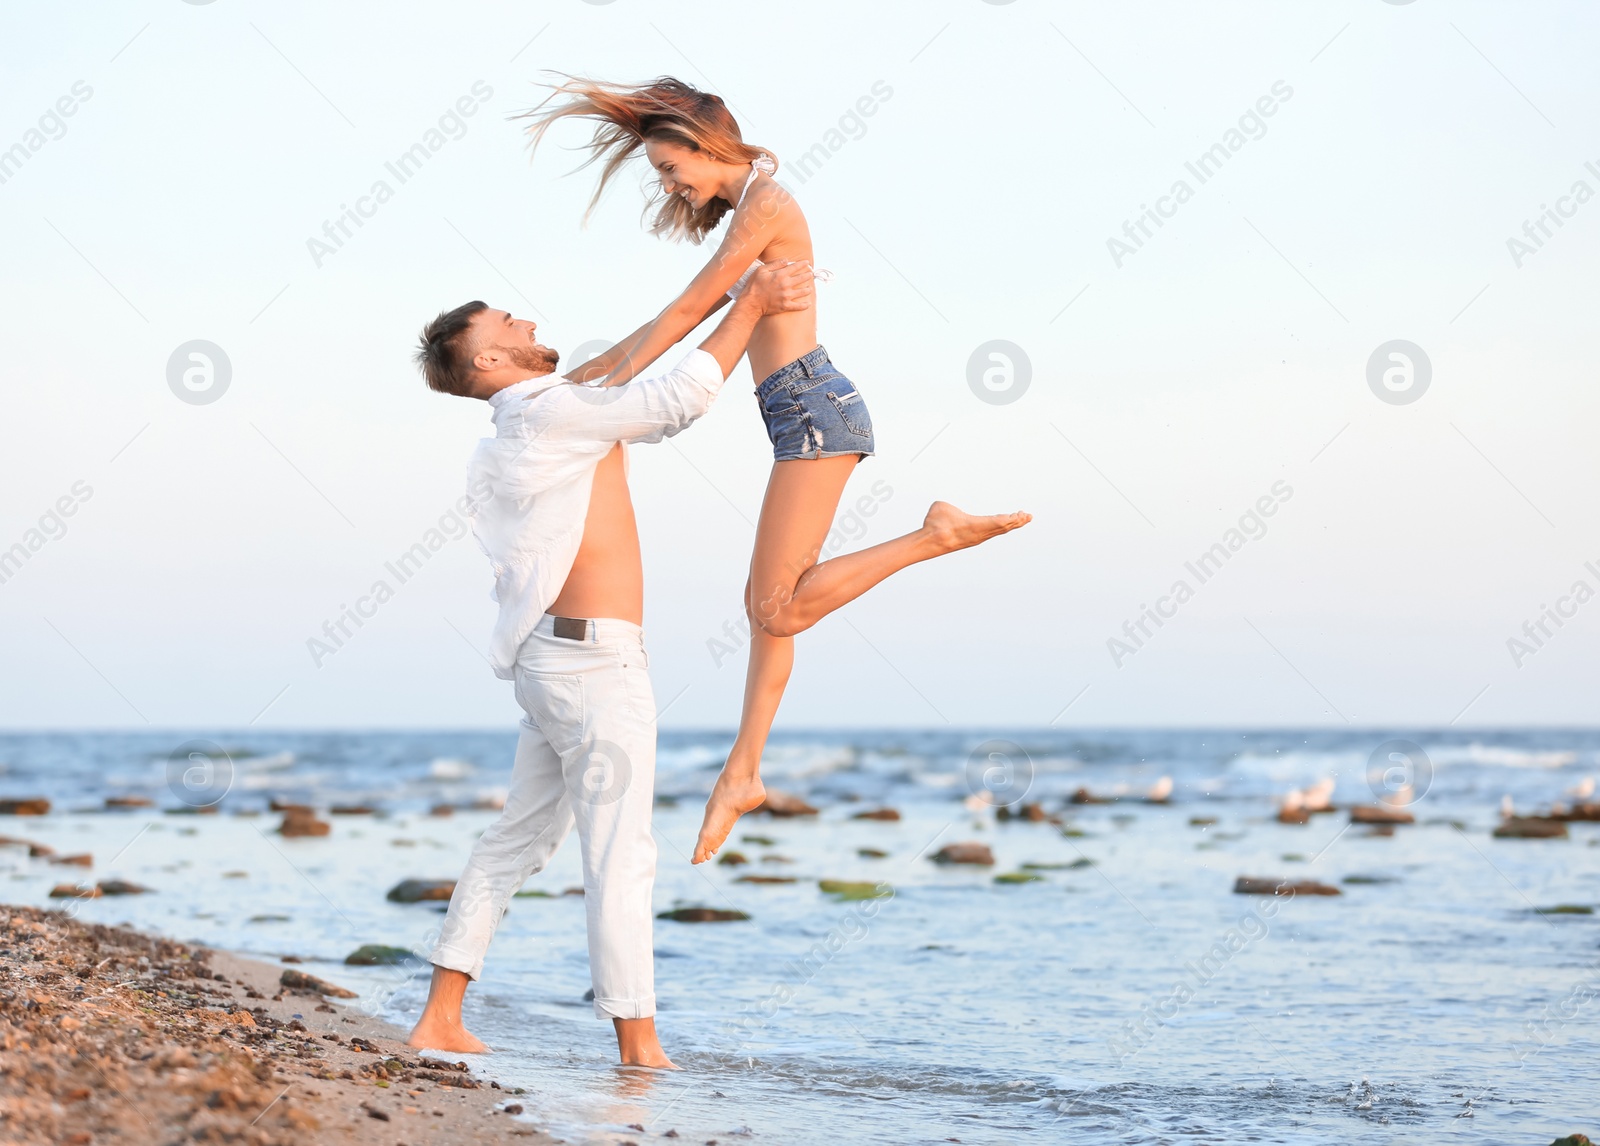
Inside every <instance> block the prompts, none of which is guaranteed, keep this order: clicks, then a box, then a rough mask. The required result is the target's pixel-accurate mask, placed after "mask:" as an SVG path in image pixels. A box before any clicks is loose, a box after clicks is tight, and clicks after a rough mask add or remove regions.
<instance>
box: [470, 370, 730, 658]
mask: <svg viewBox="0 0 1600 1146" xmlns="http://www.w3.org/2000/svg"><path fill="white" fill-rule="evenodd" d="M725 381H726V379H725V378H724V377H723V374H722V367H721V365H720V364H719V363H718V362H717V360H716V359H715V358H713V357H712V356H711V355H710V354H707V353H706V352H705V351H704V350H692V351H690V352H689V354H688V355H687V356H686V357H685V358H684V360H683V361H682V362H680V363H679V364H678V365H677V367H676V368H675V369H673V370H670V371H668V372H667V373H666V374H662V375H659V376H657V377H654V378H645V379H641V380H636V381H633V382H628V383H626V384H624V385H621V386H610V387H588V386H580V385H575V384H573V383H570V382H567V381H565V380H563V379H561V378H560V377H558V376H556V375H553V374H549V375H544V376H542V377H539V378H529V379H527V380H525V381H522V382H518V383H515V384H514V385H511V386H507V387H506V388H505V389H504V390H501V391H499V392H498V393H496V394H492V395H490V397H489V405H490V407H491V408H492V409H493V414H492V418H493V420H494V426H495V436H494V437H492V438H484V439H483V440H482V441H481V442H479V443H478V449H477V451H476V452H475V453H474V454H473V455H472V462H471V464H470V465H469V466H468V468H467V497H468V499H469V500H470V502H471V503H472V505H473V510H472V516H473V521H472V531H473V533H474V534H475V535H476V536H477V538H478V544H479V545H480V546H481V547H482V548H483V551H484V552H485V553H486V554H488V555H489V561H490V563H491V564H492V566H493V568H494V588H493V590H492V591H491V592H490V594H489V595H490V597H491V598H493V599H494V600H495V601H497V602H499V604H500V615H499V618H498V619H497V620H496V622H495V626H494V632H493V634H492V635H491V636H490V639H489V663H490V664H491V665H492V666H493V667H494V672H495V675H496V676H498V677H503V678H505V679H506V680H510V679H512V678H513V677H514V676H515V675H516V663H517V650H518V649H520V648H521V647H522V642H523V641H524V640H525V639H526V638H527V636H528V634H529V633H530V632H532V631H533V627H534V625H536V624H537V623H538V621H539V618H540V617H541V616H543V615H544V611H545V610H546V609H547V608H549V606H550V602H552V601H554V600H555V599H556V597H557V595H559V594H560V592H561V587H562V586H563V585H564V584H566V580H567V574H568V573H570V572H571V571H572V563H573V561H574V560H575V559H576V558H577V555H578V546H579V545H580V544H581V543H582V541H583V522H584V518H585V517H586V516H587V515H588V512H589V490H590V487H591V486H592V485H593V483H594V470H595V466H597V465H598V464H599V463H600V460H601V459H602V458H604V457H605V456H606V454H607V453H609V452H610V451H611V448H612V446H614V445H615V444H616V443H617V442H659V441H660V440H661V439H662V438H665V437H670V436H672V435H673V434H676V433H677V432H678V431H680V430H682V429H684V428H686V427H687V426H688V425H689V424H690V423H691V422H693V421H694V420H695V419H696V418H698V417H700V416H701V415H702V414H704V413H705V412H706V411H707V410H708V409H710V408H711V403H712V400H713V399H715V398H716V396H717V392H718V391H719V390H721V389H722V384H723V383H724V382H725Z"/></svg>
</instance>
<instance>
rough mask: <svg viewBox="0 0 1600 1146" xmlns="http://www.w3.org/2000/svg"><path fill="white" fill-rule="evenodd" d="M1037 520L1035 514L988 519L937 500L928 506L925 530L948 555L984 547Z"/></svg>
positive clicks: (996, 515)
mask: <svg viewBox="0 0 1600 1146" xmlns="http://www.w3.org/2000/svg"><path fill="white" fill-rule="evenodd" d="M1032 520H1033V514H1031V513H993V514H989V515H988V516H987V517H980V516H979V515H977V514H973V513H966V512H964V511H962V510H959V509H957V508H956V507H955V506H953V505H951V504H950V503H949V502H948V501H936V502H934V503H933V504H932V505H931V506H929V507H928V516H927V517H925V518H923V521H922V528H924V529H926V530H928V531H929V533H930V534H931V535H932V537H933V538H934V540H935V542H936V543H937V544H938V546H939V548H940V549H941V550H942V551H943V552H945V553H954V552H955V551H956V550H957V549H968V548H971V547H972V546H974V545H981V544H982V543H983V542H985V541H988V540H989V539H990V538H991V537H999V536H1000V535H1001V534H1002V533H1010V532H1011V531H1012V530H1013V529H1021V528H1022V527H1023V526H1024V525H1027V524H1028V522H1030V521H1032Z"/></svg>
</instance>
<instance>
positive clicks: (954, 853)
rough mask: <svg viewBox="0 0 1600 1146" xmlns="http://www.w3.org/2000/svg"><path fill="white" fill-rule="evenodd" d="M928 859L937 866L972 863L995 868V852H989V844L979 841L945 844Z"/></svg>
mask: <svg viewBox="0 0 1600 1146" xmlns="http://www.w3.org/2000/svg"><path fill="white" fill-rule="evenodd" d="M928 858H929V859H931V860H933V862H934V863H937V864H952V863H970V864H979V865H981V866H984V867H993V866H994V852H992V851H990V850H989V845H988V844H985V843H979V842H978V841H977V840H965V841H963V842H961V843H958V844H945V846H944V847H942V848H940V849H939V850H938V851H936V852H934V853H933V855H931V856H930V857H928Z"/></svg>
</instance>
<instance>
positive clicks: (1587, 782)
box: [1567, 776, 1594, 800]
mask: <svg viewBox="0 0 1600 1146" xmlns="http://www.w3.org/2000/svg"><path fill="white" fill-rule="evenodd" d="M1567 795H1569V796H1571V797H1572V798H1573V799H1575V800H1587V799H1588V798H1589V797H1590V796H1592V795H1594V777H1593V776H1585V777H1584V778H1583V779H1582V780H1580V781H1578V783H1576V784H1574V785H1573V786H1572V787H1570V788H1568V789H1567Z"/></svg>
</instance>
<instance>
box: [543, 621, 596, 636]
mask: <svg viewBox="0 0 1600 1146" xmlns="http://www.w3.org/2000/svg"><path fill="white" fill-rule="evenodd" d="M550 621H551V632H552V633H553V634H554V635H555V636H558V637H560V638H561V639H562V640H565V641H586V640H588V639H589V622H588V621H586V620H581V619H579V618H577V617H551V618H550Z"/></svg>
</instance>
